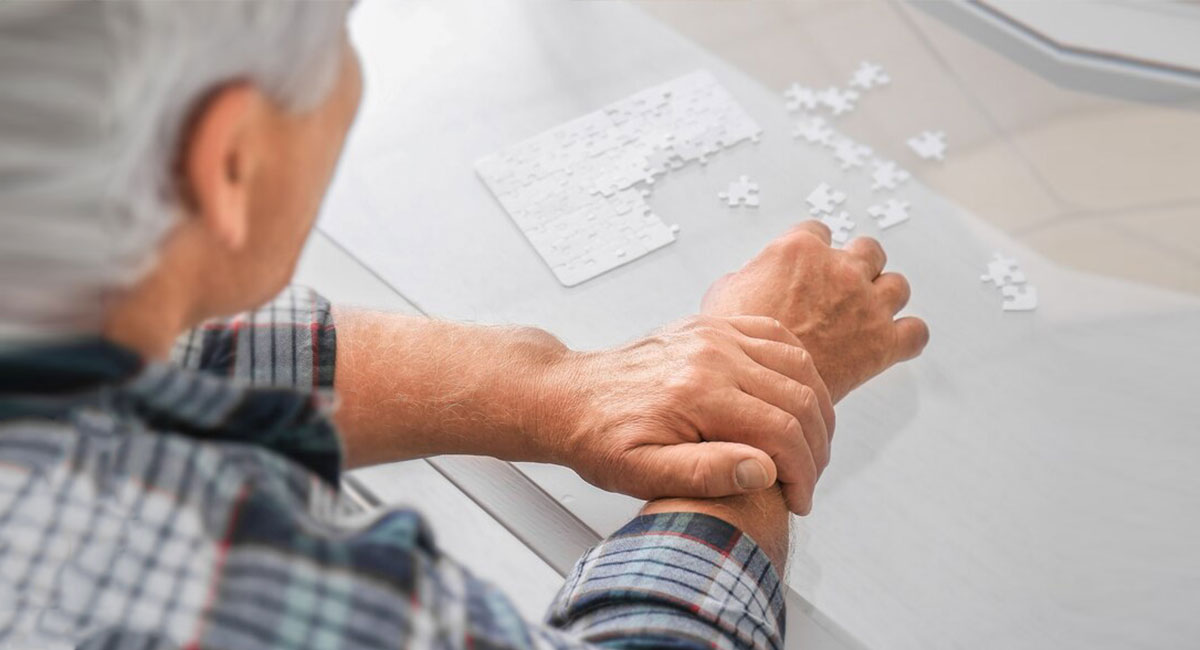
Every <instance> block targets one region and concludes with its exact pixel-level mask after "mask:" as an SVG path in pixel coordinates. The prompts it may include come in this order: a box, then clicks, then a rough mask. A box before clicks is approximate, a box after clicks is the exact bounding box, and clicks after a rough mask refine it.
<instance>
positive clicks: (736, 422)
mask: <svg viewBox="0 0 1200 650" xmlns="http://www.w3.org/2000/svg"><path fill="white" fill-rule="evenodd" d="M699 416H700V418H699V421H698V422H697V424H698V427H697V428H698V429H699V430H700V434H701V436H703V438H704V439H705V440H715V441H721V442H736V443H740V444H744V445H750V446H751V447H754V448H756V449H761V450H762V451H764V452H766V453H767V455H768V456H770V458H771V460H772V461H773V462H774V463H775V469H776V472H777V474H778V477H779V481H780V482H781V483H797V484H800V485H810V486H811V485H813V484H814V483H816V477H817V474H818V472H817V464H816V461H814V460H813V456H812V451H811V450H810V449H809V447H808V439H807V437H806V436H805V435H804V429H803V428H802V427H801V425H800V422H799V420H797V419H796V418H795V416H793V415H792V414H791V413H788V412H787V411H786V410H784V409H781V408H779V407H777V406H774V405H772V404H769V403H767V402H765V401H763V400H761V399H759V398H757V397H754V396H752V395H750V394H748V393H745V392H743V391H738V390H729V391H724V392H721V393H718V394H716V395H713V396H712V397H711V398H710V399H708V400H706V401H705V402H704V404H703V405H702V406H701V409H700V413H699Z"/></svg>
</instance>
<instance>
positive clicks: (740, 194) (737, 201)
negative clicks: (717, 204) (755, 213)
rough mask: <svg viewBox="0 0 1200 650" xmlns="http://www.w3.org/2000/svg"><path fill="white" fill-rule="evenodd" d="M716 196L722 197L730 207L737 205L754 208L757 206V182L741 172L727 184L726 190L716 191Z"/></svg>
mask: <svg viewBox="0 0 1200 650" xmlns="http://www.w3.org/2000/svg"><path fill="white" fill-rule="evenodd" d="M717 197H718V198H720V199H723V200H724V201H725V202H726V203H728V204H729V207H731V208H732V207H737V206H739V205H745V206H749V207H752V208H756V207H758V183H755V182H753V181H751V180H750V178H749V177H748V176H746V175H745V174H743V175H742V176H741V177H739V178H738V179H737V180H736V181H733V182H732V183H730V184H729V189H728V190H726V191H724V192H720V193H718V194H717Z"/></svg>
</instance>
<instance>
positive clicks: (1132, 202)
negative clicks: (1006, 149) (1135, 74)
mask: <svg viewBox="0 0 1200 650" xmlns="http://www.w3.org/2000/svg"><path fill="white" fill-rule="evenodd" d="M1014 138H1015V140H1016V142H1017V146H1018V147H1020V148H1021V150H1022V151H1024V152H1026V154H1027V157H1028V159H1029V161H1030V164H1032V165H1033V166H1034V167H1035V168H1036V169H1037V171H1038V173H1040V174H1041V175H1042V176H1043V177H1044V178H1045V179H1046V180H1047V181H1048V182H1050V184H1051V185H1053V187H1054V188H1055V191H1056V192H1057V194H1058V195H1059V196H1060V197H1062V198H1063V200H1064V201H1066V202H1068V203H1069V204H1071V205H1073V206H1076V207H1078V208H1085V209H1106V210H1111V209H1115V208H1122V207H1135V206H1139V205H1146V204H1150V205H1153V204H1158V203H1163V202H1170V201H1180V200H1187V199H1197V198H1200V184H1197V182H1196V170H1200V112H1194V111H1187V110H1183V109H1175V108H1169V107H1159V106H1141V107H1137V108H1115V109H1113V110H1111V111H1094V112H1089V113H1077V114H1073V115H1065V116H1062V117H1059V118H1056V119H1054V120H1050V121H1047V122H1044V123H1042V124H1039V125H1036V126H1031V127H1029V128H1028V129H1026V130H1024V131H1022V132H1018V133H1015V134H1014Z"/></svg>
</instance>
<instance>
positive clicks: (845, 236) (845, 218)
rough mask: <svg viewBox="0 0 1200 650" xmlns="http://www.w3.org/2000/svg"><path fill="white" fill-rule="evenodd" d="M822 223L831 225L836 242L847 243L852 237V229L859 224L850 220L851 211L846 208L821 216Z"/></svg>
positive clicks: (833, 238) (832, 236)
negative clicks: (834, 213)
mask: <svg viewBox="0 0 1200 650" xmlns="http://www.w3.org/2000/svg"><path fill="white" fill-rule="evenodd" d="M821 223H823V224H825V225H826V226H829V230H830V233H831V237H830V238H831V239H832V240H833V243H835V244H845V243H846V242H847V241H849V239H850V231H851V230H854V227H855V226H856V225H858V224H856V223H854V222H853V221H851V220H850V213H849V212H846V211H845V210H843V211H841V212H839V213H837V214H836V215H833V214H827V215H825V216H823V217H821Z"/></svg>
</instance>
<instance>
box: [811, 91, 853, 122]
mask: <svg viewBox="0 0 1200 650" xmlns="http://www.w3.org/2000/svg"><path fill="white" fill-rule="evenodd" d="M817 99H818V101H820V102H821V105H822V106H824V107H826V108H828V109H829V110H830V111H832V112H833V114H834V115H841V114H842V113H849V112H850V111H852V110H854V102H856V101H857V100H858V91H855V90H843V89H841V88H838V87H837V86H830V87H829V88H826V89H825V90H822V91H821V92H820V93H819V94H818V95H817Z"/></svg>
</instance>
